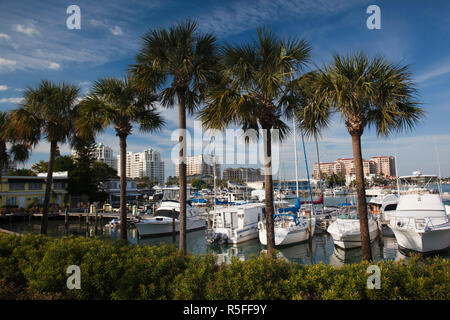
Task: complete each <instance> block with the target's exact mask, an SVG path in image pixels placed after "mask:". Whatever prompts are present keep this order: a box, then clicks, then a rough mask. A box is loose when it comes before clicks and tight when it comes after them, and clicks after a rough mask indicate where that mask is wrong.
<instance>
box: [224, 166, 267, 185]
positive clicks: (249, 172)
mask: <svg viewBox="0 0 450 320" xmlns="http://www.w3.org/2000/svg"><path fill="white" fill-rule="evenodd" d="M223 179H224V180H240V181H244V182H255V181H262V180H264V179H263V176H262V175H261V171H260V170H259V169H253V168H226V169H225V170H223Z"/></svg>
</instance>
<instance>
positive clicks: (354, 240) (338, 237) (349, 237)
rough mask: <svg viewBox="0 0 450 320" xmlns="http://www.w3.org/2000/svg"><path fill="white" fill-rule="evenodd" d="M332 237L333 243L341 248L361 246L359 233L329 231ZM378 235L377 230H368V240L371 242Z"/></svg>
mask: <svg viewBox="0 0 450 320" xmlns="http://www.w3.org/2000/svg"><path fill="white" fill-rule="evenodd" d="M329 233H330V234H331V236H332V237H333V241H334V245H335V246H337V247H339V248H342V249H352V248H359V247H361V234H360V233H334V232H329ZM377 235H378V230H376V229H375V230H372V231H369V237H370V242H373V241H374V240H375V239H376V237H377Z"/></svg>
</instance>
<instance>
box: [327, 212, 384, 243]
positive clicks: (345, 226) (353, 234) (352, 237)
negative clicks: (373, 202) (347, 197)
mask: <svg viewBox="0 0 450 320" xmlns="http://www.w3.org/2000/svg"><path fill="white" fill-rule="evenodd" d="M368 224H369V238H370V242H372V241H374V240H375V238H376V237H377V235H378V226H377V222H376V221H375V220H374V219H373V218H372V215H371V214H369V217H368ZM327 231H328V233H329V234H331V236H332V237H333V241H334V244H335V245H336V246H338V247H340V248H342V249H350V248H358V247H361V231H360V224H359V213H358V208H357V207H356V206H347V207H344V208H342V209H341V210H340V215H339V216H338V217H337V219H336V220H335V221H334V222H333V223H332V224H331V225H330V226H329V227H328V229H327Z"/></svg>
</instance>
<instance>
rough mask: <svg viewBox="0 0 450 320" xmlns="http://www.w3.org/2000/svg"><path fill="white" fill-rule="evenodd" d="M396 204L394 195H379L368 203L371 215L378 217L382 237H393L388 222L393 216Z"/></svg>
mask: <svg viewBox="0 0 450 320" xmlns="http://www.w3.org/2000/svg"><path fill="white" fill-rule="evenodd" d="M397 203H398V197H397V196H396V195H394V194H388V195H379V196H377V197H374V198H372V199H370V201H369V207H370V211H371V212H372V214H375V215H378V218H379V221H380V223H381V226H382V232H383V235H384V236H388V237H393V236H394V232H393V231H392V229H391V228H390V227H389V221H390V220H391V218H392V217H393V215H394V214H395V210H396V209H397Z"/></svg>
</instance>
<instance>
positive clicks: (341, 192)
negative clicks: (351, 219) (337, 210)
mask: <svg viewBox="0 0 450 320" xmlns="http://www.w3.org/2000/svg"><path fill="white" fill-rule="evenodd" d="M346 194H347V191H346V190H345V188H343V187H339V188H334V189H333V195H335V196H342V195H346Z"/></svg>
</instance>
